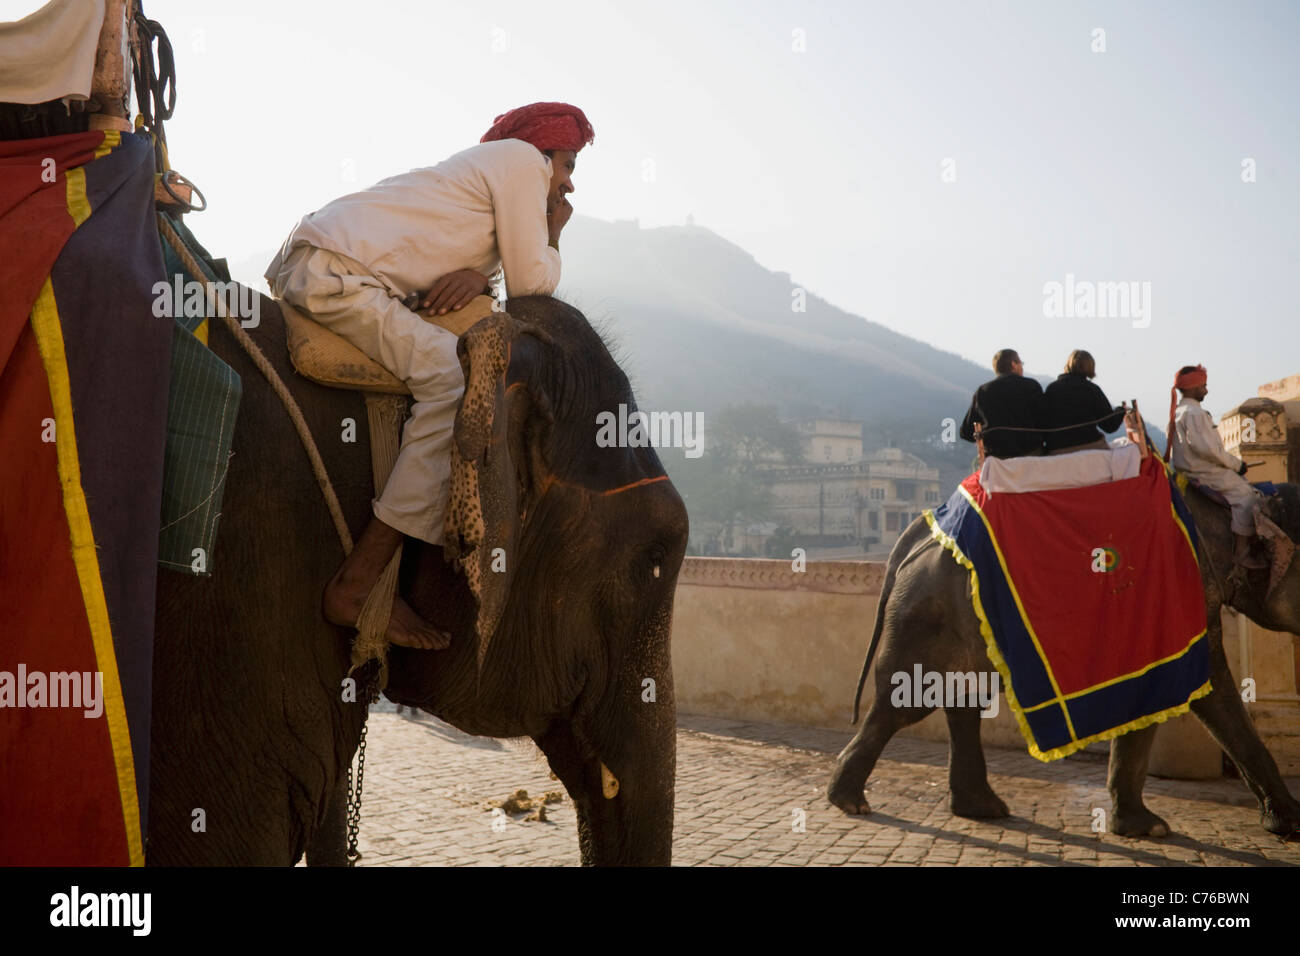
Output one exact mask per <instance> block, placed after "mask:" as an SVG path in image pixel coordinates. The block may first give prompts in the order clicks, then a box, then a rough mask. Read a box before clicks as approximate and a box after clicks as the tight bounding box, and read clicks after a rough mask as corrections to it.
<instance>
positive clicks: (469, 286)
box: [420, 269, 491, 315]
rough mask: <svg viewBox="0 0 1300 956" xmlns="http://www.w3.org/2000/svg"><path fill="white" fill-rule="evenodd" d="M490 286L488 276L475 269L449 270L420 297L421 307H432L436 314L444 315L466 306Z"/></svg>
mask: <svg viewBox="0 0 1300 956" xmlns="http://www.w3.org/2000/svg"><path fill="white" fill-rule="evenodd" d="M490 286H491V283H490V282H489V281H488V277H487V276H485V275H483V273H481V272H476V271H475V270H473V269H458V270H457V271H455V272H448V273H447V274H446V275H445V276H443V277H442V278H441V279H439V280H438V281H437V282H435V283H434V284H433V288H431V289H430V290H429V291H428V292H426V293H425V294H424V296H423V298H421V299H420V308H421V309H428V308H432V309H433V311H434V312H435V313H436V314H438V315H444V314H445V313H447V312H452V311H455V310H456V309H463V308H465V306H467V305H469V304H470V302H472V301H473V300H474V297H475V296H476V295H482V294H483V293H485V292H487V290H488V288H489V287H490Z"/></svg>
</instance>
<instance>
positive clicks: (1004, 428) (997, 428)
mask: <svg viewBox="0 0 1300 956" xmlns="http://www.w3.org/2000/svg"><path fill="white" fill-rule="evenodd" d="M1114 414H1115V413H1114V412H1111V413H1110V414H1108V415H1103V416H1102V417H1101V418H1094V419H1093V420H1092V421H1090V422H1078V423H1077V424H1074V425H1061V426H1060V427H1059V428H1021V427H1019V426H1017V425H994V426H993V427H991V428H981V429H980V434H981V435H987V434H988V433H989V432H1038V433H1039V434H1040V435H1046V434H1047V433H1049V432H1068V431H1071V430H1073V429H1075V428H1087V427H1088V426H1089V425H1100V424H1101V423H1102V422H1104V421H1105V420H1106V419H1108V418H1110V417H1112V416H1113V415H1114Z"/></svg>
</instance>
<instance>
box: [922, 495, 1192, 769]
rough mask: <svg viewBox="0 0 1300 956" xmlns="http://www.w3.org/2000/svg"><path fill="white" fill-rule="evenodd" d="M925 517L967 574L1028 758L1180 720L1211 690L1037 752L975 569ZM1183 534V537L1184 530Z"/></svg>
mask: <svg viewBox="0 0 1300 956" xmlns="http://www.w3.org/2000/svg"><path fill="white" fill-rule="evenodd" d="M971 506H972V507H975V505H974V502H972V503H971ZM924 515H925V521H926V524H928V525H929V526H930V536H931V537H932V538H934V539H935V540H936V541H938V542H939V544H941V545H942V546H943V548H944V550H946V551H947V552H948V553H950V554H951V555H952V556H953V559H954V560H955V561H956V562H957V563H958V564H959V565H961V566H962V567H964V568H966V570H967V571H969V572H970V582H971V607H972V609H973V610H974V611H975V616H976V617H977V618H978V619H979V623H980V636H981V637H983V638H984V647H985V650H986V651H987V652H988V655H989V660H991V661H992V662H993V666H994V667H996V668H997V671H998V675H999V676H1000V677H1001V679H1002V686H1003V688H1004V689H1005V692H1006V696H1007V705H1008V706H1009V707H1010V708H1011V713H1012V714H1014V715H1015V718H1016V725H1017V726H1018V727H1019V728H1020V734H1021V736H1023V737H1024V738H1025V743H1026V745H1027V746H1028V748H1029V753H1030V756H1033V757H1035V758H1037V759H1038V760H1041V761H1043V763H1050V762H1051V761H1053V760H1059V759H1061V758H1062V757H1068V756H1069V755H1070V754H1072V753H1076V752H1078V751H1080V750H1082V749H1083V748H1084V747H1086V746H1088V745H1089V744H1092V743H1097V742H1099V741H1102V740H1113V739H1114V738H1116V737H1122V736H1123V735H1124V734H1127V733H1130V732H1131V731H1134V730H1141V729H1142V728H1144V727H1150V726H1151V725H1152V724H1162V723H1164V722H1165V721H1166V720H1169V719H1170V718H1171V717H1180V716H1182V715H1183V714H1185V713H1187V712H1188V711H1189V710H1190V709H1191V706H1192V701H1194V700H1199V699H1200V698H1202V697H1204V696H1206V695H1207V694H1209V693H1210V692H1211V691H1212V690H1213V688H1212V687H1211V686H1210V682H1209V681H1208V680H1207V681H1206V682H1205V683H1204V684H1202V685H1201V686H1200V687H1198V688H1197V689H1196V690H1194V691H1193V692H1192V695H1191V696H1190V697H1188V698H1187V701H1186V703H1182V704H1177V705H1176V706H1174V707H1168V708H1166V709H1164V710H1161V711H1158V712H1156V713H1154V714H1147V715H1146V716H1144V717H1138V718H1136V719H1135V720H1130V721H1129V722H1128V723H1125V724H1121V725H1119V726H1118V727H1112V728H1111V729H1110V730H1104V731H1102V732H1101V733H1098V734H1092V735H1091V736H1088V737H1083V738H1081V739H1078V740H1072V741H1071V742H1070V743H1068V744H1062V745H1061V746H1060V747H1054V748H1052V749H1051V750H1047V751H1044V750H1040V749H1039V747H1038V742H1037V741H1036V740H1035V739H1034V732H1033V730H1032V729H1031V728H1030V726H1029V721H1028V720H1026V719H1025V714H1024V708H1023V707H1022V706H1021V705H1020V701H1018V700H1016V695H1015V691H1014V690H1013V689H1012V686H1011V670H1010V668H1009V667H1008V666H1007V662H1006V659H1005V658H1003V656H1002V651H1001V650H1000V649H999V648H998V645H997V641H996V640H995V639H994V637H993V626H992V625H991V624H989V619H988V616H987V615H986V614H985V613H984V605H983V603H982V602H981V601H980V579H979V573H978V572H977V571H976V570H975V565H974V564H973V563H972V562H971V560H970V558H968V557H966V555H965V554H964V553H963V552H962V550H961V548H960V547H959V546H958V544H957V541H956V539H955V538H953V537H952V536H951V535H949V534H946V533H944V531H943V529H941V528H940V527H939V525H938V522H936V521H935V520H934V512H933V511H932V510H927V511H925V512H924ZM1175 517H1176V516H1175ZM1179 525H1180V527H1181V525H1182V522H1181V521H1180V522H1179ZM1184 533H1186V531H1185V530H1184ZM1204 637H1205V632H1204V631H1202V632H1201V633H1200V634H1198V635H1197V636H1196V637H1194V638H1193V639H1192V641H1191V643H1190V644H1188V645H1187V647H1186V648H1184V649H1183V650H1182V651H1181V652H1180V653H1179V654H1176V655H1174V657H1181V656H1182V655H1183V654H1186V653H1187V652H1188V651H1189V650H1191V649H1192V647H1193V646H1194V645H1195V644H1196V642H1197V641H1198V640H1202V639H1203V638H1204ZM1040 653H1041V651H1040ZM1169 660H1173V658H1172V657H1171V658H1169ZM1145 669H1147V668H1144V670H1145ZM1139 673H1141V672H1139ZM1072 696H1073V695H1072ZM1047 703H1059V704H1060V706H1061V708H1062V709H1063V710H1064V709H1065V708H1066V704H1065V702H1064V701H1063V700H1060V701H1048V702H1047ZM1035 709H1037V708H1035ZM1067 720H1068V715H1067Z"/></svg>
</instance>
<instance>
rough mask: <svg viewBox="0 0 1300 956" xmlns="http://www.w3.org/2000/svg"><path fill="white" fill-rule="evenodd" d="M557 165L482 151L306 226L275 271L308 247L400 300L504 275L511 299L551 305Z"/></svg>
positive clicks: (529, 155) (332, 206)
mask: <svg viewBox="0 0 1300 956" xmlns="http://www.w3.org/2000/svg"><path fill="white" fill-rule="evenodd" d="M550 188H551V161H550V159H548V158H547V157H546V156H544V155H543V154H542V152H541V151H540V150H538V149H537V147H535V146H533V145H532V144H530V143H525V142H524V141H523V140H521V139H503V140H496V141H494V142H491V143H480V144H479V145H477V146H471V147H470V148H469V149H466V150H462V151H461V152H459V153H457V154H456V155H454V156H451V157H449V158H447V159H444V160H443V161H442V162H441V163H439V164H438V165H437V166H430V167H427V168H425V169H413V170H411V171H410V172H409V173H402V174H401V175H400V176H393V177H392V178H390V179H385V180H383V181H381V182H378V183H376V184H375V185H373V186H371V187H370V188H369V189H363V190H361V191H360V192H357V193H352V194H351V195H348V196H343V197H341V198H339V199H335V200H334V201H333V202H331V203H329V204H328V205H326V206H324V207H322V208H321V209H319V210H317V211H316V212H314V213H311V214H310V215H308V216H304V217H303V218H302V220H301V221H299V223H298V225H297V226H296V227H295V228H294V230H293V233H292V234H291V235H290V236H289V238H288V240H287V241H286V242H285V244H284V247H283V248H282V249H281V250H280V256H279V257H277V258H276V261H275V262H273V263H272V264H271V268H269V269H268V270H267V281H268V282H270V281H271V272H272V271H273V270H275V269H276V268H277V267H278V264H279V263H280V262H281V261H282V259H283V258H287V257H288V255H289V253H290V252H291V251H292V250H293V248H294V247H296V246H302V245H309V246H315V247H316V248H317V249H324V250H326V251H327V252H335V253H338V254H339V255H342V256H347V257H348V258H349V259H352V260H354V261H356V262H359V263H361V265H363V266H365V267H366V269H368V270H369V271H370V274H371V275H373V276H375V277H376V278H377V279H379V281H380V282H382V283H383V284H384V285H385V286H387V287H388V288H389V289H390V290H392V292H393V293H394V294H395V295H397V296H398V297H399V298H402V297H404V296H406V295H407V294H408V293H410V292H417V291H418V292H424V291H426V290H428V288H429V287H430V286H432V285H433V283H434V282H435V281H437V280H438V279H440V278H442V277H443V276H445V275H446V274H447V273H449V272H455V271H456V270H458V269H474V270H476V271H478V272H481V273H483V274H484V275H488V276H490V275H491V274H492V273H494V272H495V271H496V270H497V267H498V266H500V267H501V268H502V270H503V271H504V272H505V280H506V292H507V294H508V295H510V296H522V295H549V294H550V293H552V292H554V291H555V287H556V286H557V285H559V283H560V253H559V251H558V250H556V249H554V248H552V247H551V246H550V245H549V241H550V234H549V231H548V229H547V223H546V196H547V194H548V193H549V192H550Z"/></svg>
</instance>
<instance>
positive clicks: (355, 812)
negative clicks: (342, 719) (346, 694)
mask: <svg viewBox="0 0 1300 956" xmlns="http://www.w3.org/2000/svg"><path fill="white" fill-rule="evenodd" d="M369 688H370V694H369V696H368V699H367V700H366V720H365V722H363V723H362V725H361V743H360V744H358V746H357V772H356V776H355V778H354V777H353V774H352V765H351V764H348V807H347V823H348V851H347V861H348V866H356V865H357V860H359V859H361V851H360V850H358V849H357V841H358V837H359V834H360V832H361V790H362V787H363V786H364V783H365V776H366V731H367V730H368V729H369V728H370V705H371V704H374V703H377V702H378V701H379V681H377V680H376V681H372V682H371V683H370V685H369Z"/></svg>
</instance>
